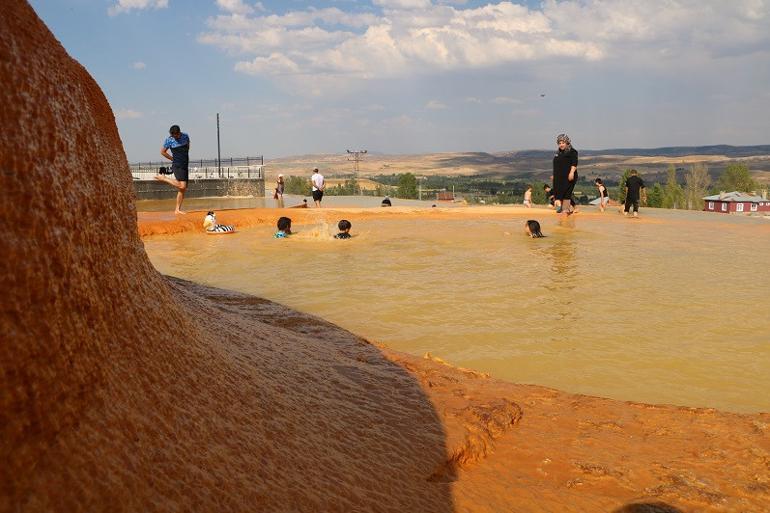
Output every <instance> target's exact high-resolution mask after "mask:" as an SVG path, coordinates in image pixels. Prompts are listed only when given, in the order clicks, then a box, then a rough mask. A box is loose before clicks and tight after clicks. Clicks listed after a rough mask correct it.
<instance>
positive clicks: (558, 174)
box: [553, 134, 578, 215]
mask: <svg viewBox="0 0 770 513" xmlns="http://www.w3.org/2000/svg"><path fill="white" fill-rule="evenodd" d="M556 144H558V145H559V149H558V150H557V152H556V155H554V156H553V192H554V205H555V206H556V213H557V214H559V213H561V211H562V209H564V210H565V211H566V212H567V214H568V215H569V214H572V213H573V212H574V209H573V206H572V205H571V201H570V200H571V199H572V192H573V191H574V190H575V184H576V183H577V181H578V172H577V165H578V152H577V150H576V149H575V148H573V147H572V144H571V142H570V139H569V137H568V136H567V134H560V135H559V136H558V137H556Z"/></svg>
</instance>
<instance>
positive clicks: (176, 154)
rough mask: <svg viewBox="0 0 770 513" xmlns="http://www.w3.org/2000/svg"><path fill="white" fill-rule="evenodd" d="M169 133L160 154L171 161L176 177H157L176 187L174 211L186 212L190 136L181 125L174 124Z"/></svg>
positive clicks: (176, 212) (178, 212) (177, 212)
mask: <svg viewBox="0 0 770 513" xmlns="http://www.w3.org/2000/svg"><path fill="white" fill-rule="evenodd" d="M168 133H169V134H170V135H169V136H168V137H167V138H166V140H165V141H164V142H163V147H162V148H161V149H160V154H161V155H163V156H164V157H166V158H167V159H168V160H170V161H171V171H172V172H173V173H174V178H169V177H167V176H164V175H158V176H156V177H155V179H156V180H160V181H161V182H166V183H167V184H169V185H171V186H172V187H175V188H176V190H177V193H176V209H175V210H174V213H175V214H185V213H186V212H183V211H182V201H183V200H184V193H185V191H187V180H188V174H189V168H190V136H188V135H187V134H185V133H184V132H182V131H181V130H180V129H179V125H173V126H172V127H171V128H170V129H169V131H168ZM169 150H171V154H170V155H169V153H168V151H169Z"/></svg>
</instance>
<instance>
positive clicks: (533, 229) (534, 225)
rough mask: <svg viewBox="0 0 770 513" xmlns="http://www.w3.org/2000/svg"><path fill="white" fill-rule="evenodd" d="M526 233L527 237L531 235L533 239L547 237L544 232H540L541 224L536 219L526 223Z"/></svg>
mask: <svg viewBox="0 0 770 513" xmlns="http://www.w3.org/2000/svg"><path fill="white" fill-rule="evenodd" d="M524 231H525V232H526V234H527V235H529V236H530V237H532V238H533V239H537V238H540V237H545V235H543V232H541V231H540V223H538V222H537V221H535V220H534V219H530V220H528V221H527V222H526V223H524Z"/></svg>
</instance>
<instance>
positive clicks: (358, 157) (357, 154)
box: [347, 150, 366, 178]
mask: <svg viewBox="0 0 770 513" xmlns="http://www.w3.org/2000/svg"><path fill="white" fill-rule="evenodd" d="M347 152H348V161H351V162H353V171H354V172H355V174H356V178H358V163H359V162H361V161H362V160H363V159H364V155H366V150H354V151H351V150H347Z"/></svg>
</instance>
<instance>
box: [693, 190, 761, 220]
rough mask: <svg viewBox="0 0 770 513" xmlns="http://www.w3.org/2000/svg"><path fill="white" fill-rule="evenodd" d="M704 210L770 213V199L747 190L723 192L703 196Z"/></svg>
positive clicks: (731, 212)
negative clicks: (746, 191)
mask: <svg viewBox="0 0 770 513" xmlns="http://www.w3.org/2000/svg"><path fill="white" fill-rule="evenodd" d="M703 200H704V201H705V203H704V204H703V210H705V211H706V212H720V213H722V214H750V213H752V212H757V213H759V212H767V213H770V200H768V199H767V198H763V197H762V196H757V195H754V194H747V193H745V192H738V191H733V192H722V193H719V194H715V195H714V196H706V197H705V198H703Z"/></svg>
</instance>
